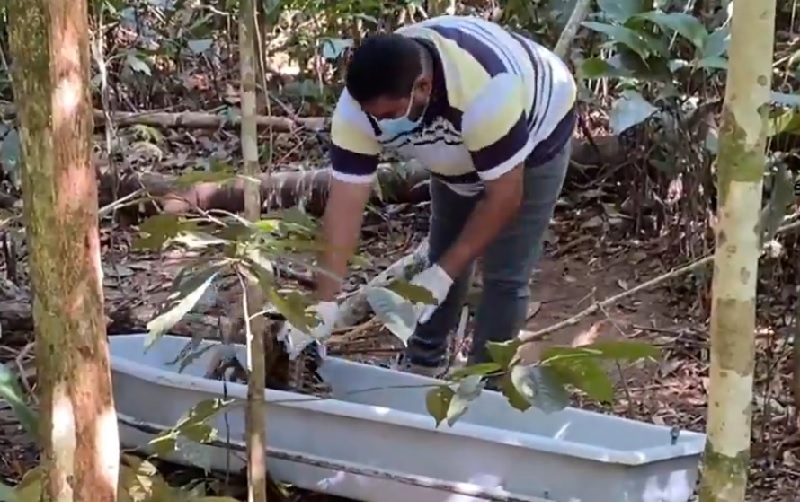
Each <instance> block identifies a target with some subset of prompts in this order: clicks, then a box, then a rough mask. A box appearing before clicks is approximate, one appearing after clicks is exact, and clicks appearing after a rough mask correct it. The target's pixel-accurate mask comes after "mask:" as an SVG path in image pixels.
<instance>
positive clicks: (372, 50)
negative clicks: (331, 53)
mask: <svg viewBox="0 0 800 502" xmlns="http://www.w3.org/2000/svg"><path fill="white" fill-rule="evenodd" d="M422 68H423V67H422V54H421V47H420V46H419V45H418V44H417V43H416V42H415V41H414V40H412V39H410V38H406V37H404V36H402V35H398V34H396V33H378V34H375V35H372V36H370V37H367V38H365V39H364V41H363V42H362V43H361V45H360V46H358V48H356V49H355V50H354V51H353V53H352V55H351V56H350V63H349V64H348V66H347V75H346V76H345V87H347V91H348V92H349V93H350V95H351V96H352V97H353V99H354V100H356V101H357V102H359V103H368V102H370V101H373V100H375V99H377V98H381V97H385V98H390V99H400V98H406V97H408V96H409V95H410V94H411V90H412V89H413V88H414V82H415V81H416V80H417V77H419V76H420V74H422Z"/></svg>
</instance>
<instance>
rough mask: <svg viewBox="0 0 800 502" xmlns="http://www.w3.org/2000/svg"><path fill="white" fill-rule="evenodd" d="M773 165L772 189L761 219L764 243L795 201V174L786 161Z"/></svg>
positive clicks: (774, 231) (776, 229) (775, 230)
mask: <svg viewBox="0 0 800 502" xmlns="http://www.w3.org/2000/svg"><path fill="white" fill-rule="evenodd" d="M773 166H774V168H775V172H774V173H773V175H772V190H771V191H770V196H769V200H768V201H767V204H766V205H765V206H764V208H763V209H762V210H761V217H760V221H759V226H760V227H761V242H762V244H763V243H765V242H768V241H770V240H772V238H773V237H774V236H775V233H776V232H777V231H778V228H779V227H780V226H781V225H782V224H783V221H784V220H785V219H786V215H787V213H789V212H790V211H789V210H790V208H791V207H792V205H793V203H794V201H795V193H794V175H793V174H792V173H791V172H790V171H789V170H788V169H787V166H786V163H785V162H776V163H775V164H774V165H773Z"/></svg>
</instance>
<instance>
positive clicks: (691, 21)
mask: <svg viewBox="0 0 800 502" xmlns="http://www.w3.org/2000/svg"><path fill="white" fill-rule="evenodd" d="M636 17H637V18H639V19H646V20H648V21H650V22H652V23H655V24H657V25H658V26H660V27H661V28H662V29H664V30H672V31H674V32H676V33H678V34H679V35H681V36H682V37H684V38H685V39H687V40H689V41H690V42H691V43H692V44H693V45H694V46H695V47H696V48H698V49H701V50H702V49H703V47H704V44H705V41H706V38H707V37H708V31H706V27H705V26H703V24H702V23H701V22H700V21H699V20H698V19H697V18H696V17H694V16H692V15H691V14H687V13H685V12H656V11H651V12H644V13H641V14H637V15H636Z"/></svg>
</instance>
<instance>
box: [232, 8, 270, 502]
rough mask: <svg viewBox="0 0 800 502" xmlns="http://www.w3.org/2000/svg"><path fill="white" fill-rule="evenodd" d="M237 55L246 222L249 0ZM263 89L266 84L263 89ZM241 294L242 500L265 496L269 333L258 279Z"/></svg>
mask: <svg viewBox="0 0 800 502" xmlns="http://www.w3.org/2000/svg"><path fill="white" fill-rule="evenodd" d="M239 9H240V11H239V13H240V14H239V15H240V16H241V19H240V20H239V57H240V61H241V63H240V65H241V72H242V77H241V78H242V154H243V157H244V173H245V176H246V177H247V178H249V179H248V180H247V182H246V183H245V185H244V213H245V217H246V218H248V219H249V220H251V221H258V220H259V219H261V183H260V182H259V181H258V177H259V175H260V174H261V167H260V166H259V162H258V130H257V126H256V58H255V55H254V51H255V40H256V38H257V37H256V15H255V14H256V8H255V5H254V2H253V0H244V1H242V2H241V3H240V4H239ZM264 91H265V92H266V89H265V90H264ZM244 286H245V288H246V290H247V291H246V295H245V302H244V304H245V306H246V308H245V332H246V334H247V337H246V341H247V370H248V373H249V375H248V378H247V410H246V435H247V460H248V462H247V488H248V490H247V499H248V502H266V501H267V465H266V448H267V440H266V437H265V432H266V418H265V416H264V415H265V413H264V409H265V407H266V404H265V403H264V385H265V383H266V376H265V369H264V363H265V361H264V345H265V343H264V339H265V338H266V337H268V336H269V334H268V333H267V329H266V319H265V318H264V316H262V315H260V314H256V313H258V312H261V310H263V306H264V295H263V293H262V291H261V287H260V285H259V283H258V279H257V278H256V277H255V276H254V275H253V274H252V273H250V274H247V283H246V284H245V285H244Z"/></svg>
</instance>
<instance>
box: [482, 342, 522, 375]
mask: <svg viewBox="0 0 800 502" xmlns="http://www.w3.org/2000/svg"><path fill="white" fill-rule="evenodd" d="M521 344H522V342H520V340H519V338H513V339H511V340H507V341H505V342H487V343H486V350H487V352H489V357H490V358H491V359H492V361H494V362H495V363H497V364H499V365H500V367H501V368H502V369H506V368H508V367H509V366H511V361H512V360H513V359H514V356H516V355H517V349H518V348H519V346H520V345H521Z"/></svg>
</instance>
